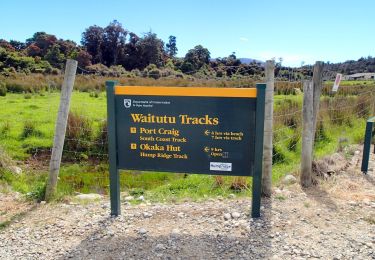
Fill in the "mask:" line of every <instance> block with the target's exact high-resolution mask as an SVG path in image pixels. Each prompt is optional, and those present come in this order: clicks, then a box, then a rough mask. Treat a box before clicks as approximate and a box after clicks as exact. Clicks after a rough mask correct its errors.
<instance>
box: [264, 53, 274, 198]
mask: <svg viewBox="0 0 375 260" xmlns="http://www.w3.org/2000/svg"><path fill="white" fill-rule="evenodd" d="M265 81H266V101H265V103H266V107H265V112H264V145H263V174H262V195H263V196H266V197H269V196H271V194H272V138H273V129H272V128H273V95H274V88H275V82H274V81H275V62H274V61H273V60H268V61H267V62H266V67H265Z"/></svg>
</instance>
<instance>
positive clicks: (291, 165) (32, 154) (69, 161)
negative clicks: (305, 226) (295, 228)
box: [0, 91, 373, 201]
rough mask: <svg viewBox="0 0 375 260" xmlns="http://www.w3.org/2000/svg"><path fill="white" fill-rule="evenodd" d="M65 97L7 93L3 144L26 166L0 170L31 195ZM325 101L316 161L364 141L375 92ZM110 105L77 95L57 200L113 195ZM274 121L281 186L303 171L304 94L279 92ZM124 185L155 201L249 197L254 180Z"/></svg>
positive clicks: (132, 180) (38, 190) (135, 180)
mask: <svg viewBox="0 0 375 260" xmlns="http://www.w3.org/2000/svg"><path fill="white" fill-rule="evenodd" d="M58 101H59V93H57V92H40V93H33V94H30V93H24V94H12V93H10V94H9V93H8V94H7V96H5V97H0V106H1V107H2V109H1V110H0V145H1V146H2V147H3V148H4V149H5V151H6V152H7V154H9V155H10V156H11V157H12V158H13V159H14V160H15V161H19V162H20V164H21V165H23V168H24V169H25V171H24V173H23V174H21V175H19V176H15V175H13V174H11V173H9V172H7V171H5V170H0V183H3V184H6V185H10V186H12V187H13V189H14V190H16V191H19V192H21V193H23V194H26V196H27V197H29V198H41V197H42V196H43V192H44V183H45V180H46V177H47V168H48V159H49V157H48V155H49V152H50V149H51V145H52V140H53V131H54V124H55V118H56V113H57V109H58ZM321 102H322V110H321V113H320V116H319V123H318V131H317V136H316V140H317V141H316V145H315V155H316V157H317V158H319V157H321V156H324V155H326V154H330V153H333V152H335V151H337V149H338V147H339V143H340V145H349V144H351V143H358V142H360V141H361V140H362V139H363V134H364V127H365V124H364V122H365V118H366V117H367V116H369V115H370V113H371V111H372V110H371V109H372V104H373V99H372V96H371V95H370V96H368V95H367V96H363V95H359V96H354V95H344V96H340V95H338V96H335V97H328V96H325V97H322V100H321ZM371 102H372V103H371ZM105 107H106V103H105V93H104V92H99V91H97V92H78V91H77V92H74V93H73V98H72V104H71V111H72V112H73V114H72V115H73V116H71V118H70V119H69V124H68V131H67V138H66V146H65V147H64V154H63V161H64V162H63V166H62V169H61V174H60V180H59V185H58V193H57V199H62V198H64V197H65V196H66V195H73V194H74V193H75V192H82V193H89V192H97V193H101V194H107V193H108V186H109V183H108V165H107V162H106V153H107V152H106V146H107V144H106V128H105V126H106V125H105V115H106V108H105ZM274 125H275V128H274V129H275V131H274V158H273V161H274V167H273V180H274V182H275V183H277V182H278V181H279V180H280V178H281V177H282V176H283V175H285V174H286V173H290V172H294V171H296V170H298V169H299V161H300V154H301V133H302V95H277V96H275V118H274ZM340 140H341V141H340ZM121 188H122V190H124V191H127V192H128V193H129V194H130V195H132V196H134V197H135V198H137V197H139V196H141V195H143V196H144V197H145V198H146V199H147V200H151V201H164V200H167V201H168V200H180V199H185V198H190V199H193V200H199V199H202V198H206V197H216V196H222V197H227V196H229V195H230V194H236V195H237V196H250V193H251V192H250V191H251V178H235V177H218V176H216V177H215V176H206V175H193V174H189V175H185V174H174V173H153V172H145V173H140V172H134V171H133V172H129V171H124V172H122V173H121ZM231 196H232V195H231Z"/></svg>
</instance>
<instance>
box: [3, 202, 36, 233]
mask: <svg viewBox="0 0 375 260" xmlns="http://www.w3.org/2000/svg"><path fill="white" fill-rule="evenodd" d="M37 208H38V205H37V204H35V205H33V206H31V207H28V208H26V209H25V210H22V211H19V212H17V213H15V214H14V215H11V216H9V217H8V218H6V219H5V220H4V221H0V231H1V230H3V229H5V228H7V227H8V226H9V225H11V224H12V223H13V222H15V221H22V220H23V219H24V218H26V217H27V216H28V215H29V214H30V213H31V212H33V211H34V210H36V209H37Z"/></svg>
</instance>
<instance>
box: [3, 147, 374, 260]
mask: <svg viewBox="0 0 375 260" xmlns="http://www.w3.org/2000/svg"><path fill="white" fill-rule="evenodd" d="M359 157H360V155H359V154H357V155H355V156H354V157H353V158H352V160H351V161H350V163H349V164H348V165H349V167H347V168H346V169H345V171H340V172H337V173H335V174H334V176H331V177H330V178H329V179H327V180H325V181H324V183H323V182H322V183H321V184H320V185H318V186H315V187H313V188H311V189H305V190H302V189H301V188H300V187H299V185H298V184H297V183H295V184H290V185H281V186H279V187H277V188H275V190H274V195H273V196H272V198H270V199H263V201H262V205H263V206H262V217H261V218H260V219H251V218H250V217H249V213H250V203H251V201H250V199H246V198H241V199H239V198H232V199H222V198H217V199H209V200H207V201H205V202H201V203H196V202H184V203H181V204H150V203H147V202H145V203H143V204H141V205H137V206H131V205H126V204H125V203H124V204H123V205H122V209H123V214H122V215H121V216H119V217H117V218H113V217H109V203H108V198H106V197H105V198H103V199H101V200H99V201H97V202H92V203H89V204H87V203H86V204H82V203H66V204H63V203H58V204H39V205H38V206H37V207H34V208H32V209H31V210H29V211H27V213H26V214H25V215H24V216H23V217H22V218H20V219H19V220H17V221H14V222H13V223H12V224H11V225H9V226H8V227H6V228H3V229H2V230H1V231H0V259H314V258H319V259H375V174H374V172H373V171H370V172H369V174H368V175H367V176H365V175H363V174H362V173H360V172H359V171H358V167H359V166H358V164H359ZM371 167H372V166H371Z"/></svg>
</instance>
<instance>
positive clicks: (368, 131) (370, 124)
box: [361, 116, 375, 173]
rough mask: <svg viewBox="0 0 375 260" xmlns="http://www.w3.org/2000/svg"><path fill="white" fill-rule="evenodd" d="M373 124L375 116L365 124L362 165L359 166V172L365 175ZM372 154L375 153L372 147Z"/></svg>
mask: <svg viewBox="0 0 375 260" xmlns="http://www.w3.org/2000/svg"><path fill="white" fill-rule="evenodd" d="M374 123H375V116H374V117H371V118H369V119H368V120H367V122H366V132H365V141H364V143H363V155H362V165H361V171H362V172H363V173H367V171H368V163H369V160H370V150H371V140H372V137H373V129H374ZM374 153H375V147H374Z"/></svg>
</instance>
